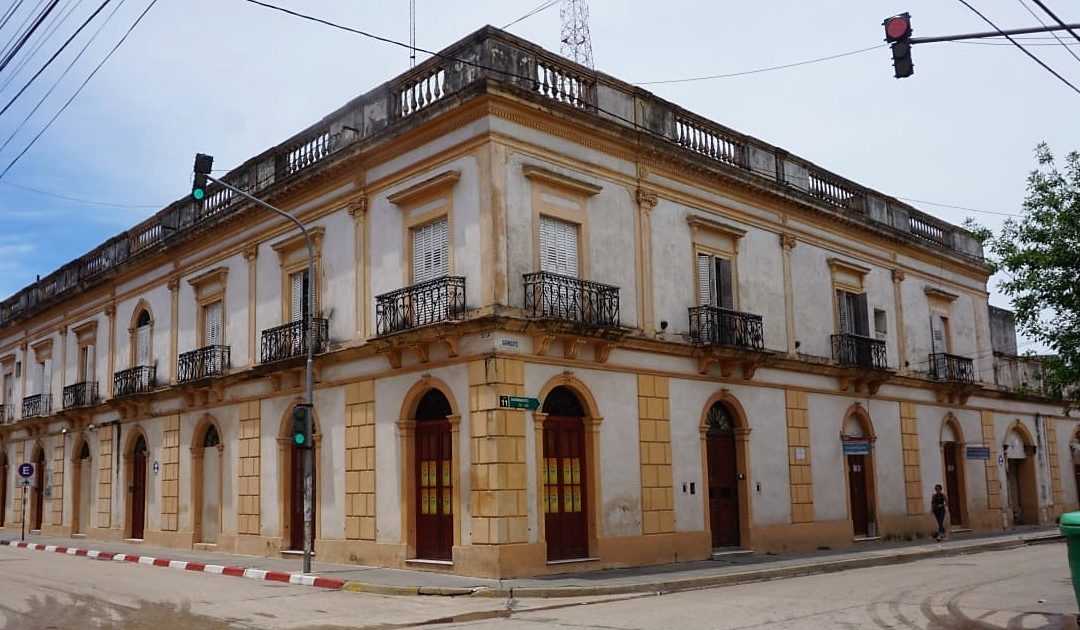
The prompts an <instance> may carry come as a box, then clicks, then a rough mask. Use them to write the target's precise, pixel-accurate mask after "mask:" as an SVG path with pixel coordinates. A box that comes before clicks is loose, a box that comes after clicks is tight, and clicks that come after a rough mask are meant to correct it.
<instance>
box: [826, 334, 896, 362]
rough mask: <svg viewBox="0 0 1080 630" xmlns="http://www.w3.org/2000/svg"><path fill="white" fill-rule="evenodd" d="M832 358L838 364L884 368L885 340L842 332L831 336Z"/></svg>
mask: <svg viewBox="0 0 1080 630" xmlns="http://www.w3.org/2000/svg"><path fill="white" fill-rule="evenodd" d="M832 358H833V361H835V362H836V363H837V364H838V365H842V366H846V367H857V368H865V369H868V370H886V369H888V367H889V366H888V362H887V361H886V357H885V342H884V341H880V340H878V339H874V338H873V337H864V336H863V335H853V334H850V333H842V334H839V335H833V336H832Z"/></svg>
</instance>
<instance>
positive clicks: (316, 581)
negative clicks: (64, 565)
mask: <svg viewBox="0 0 1080 630" xmlns="http://www.w3.org/2000/svg"><path fill="white" fill-rule="evenodd" d="M0 545H5V546H8V547H13V548H15V549H27V550H29V551H52V552H55V553H62V554H65V555H69V556H75V557H78V558H91V559H94V560H112V561H113V562H131V563H135V564H145V565H147V566H153V567H167V568H169V569H180V570H181V571H195V572H198V573H212V574H214V575H227V576H230V577H239V578H246V579H249V580H266V581H270V582H284V583H286V584H296V585H298V586H314V587H316V588H327V589H331V590H337V591H340V590H342V589H343V587H344V586H345V581H344V580H335V579H332V578H324V577H317V576H314V575H305V574H303V573H287V572H285V571H265V570H263V569H250V568H244V567H228V566H224V565H220V564H203V563H201V562H188V561H186V560H169V559H168V558H153V557H151V556H137V555H133V554H128V553H113V552H110V551H95V550H93V549H82V548H78V547H61V546H59V545H42V544H38V543H28V542H24V541H19V540H0Z"/></svg>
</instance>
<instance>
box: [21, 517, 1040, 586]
mask: <svg viewBox="0 0 1080 630" xmlns="http://www.w3.org/2000/svg"><path fill="white" fill-rule="evenodd" d="M16 540H17V538H16ZM1055 540H1060V534H1059V533H1058V530H1057V528H1056V527H1053V528H1043V529H1026V530H1023V531H1014V532H1010V533H1005V534H996V535H977V536H976V535H958V536H956V537H955V538H953V539H950V540H946V541H942V542H936V541H927V540H916V541H886V540H877V541H867V542H860V543H858V544H857V545H856V546H855V547H852V548H848V549H844V550H819V551H816V552H810V553H803V554H784V555H762V554H730V555H722V556H718V558H717V559H716V560H709V561H699V562H688V563H680V564H669V565H659V566H652V567H635V568H631V569H609V570H598V571H588V572H580V573H567V574H560V575H551V576H542V577H534V578H517V579H509V580H494V579H487V578H475V577H467V576H459V575H448V574H443V573H434V572H426V571H416V570H407V569H389V568H379V567H366V566H360V565H347V564H332V563H326V562H318V560H317V559H316V561H315V562H314V563H313V569H314V571H313V573H314V574H315V575H316V576H319V577H321V578H325V580H323V584H322V585H323V586H326V585H328V584H329V583H331V582H332V583H334V584H338V583H339V584H340V585H341V588H342V590H346V591H354V592H362V593H372V594H381V595H449V596H475V597H497V598H506V597H522V598H533V597H544V598H546V597H590V596H602V595H622V594H633V593H669V592H675V591H684V590H691V589H701V588H708V587H713V586H727V585H733V584H743V583H747V582H758V581H763V580H772V579H779V578H789V577H797V576H805V575H813V574H820V573H831V572H835V571H844V570H847V569H855V568H864V567H873V566H880V565H886V564H898V563H905V562H912V561H915V560H920V559H924V558H933V557H939V556H954V555H961V554H970V553H978V552H983V551H992V550H999V549H1012V548H1016V547H1019V546H1023V545H1030V544H1038V543H1041V542H1047V541H1055ZM11 541H12V538H11V537H8V536H4V535H2V534H0V544H8V543H10V542H11ZM27 541H28V542H31V543H38V544H40V545H48V546H50V547H64V548H68V549H72V548H74V549H85V550H93V551H96V552H100V553H104V554H125V555H129V556H135V557H148V558H152V559H155V560H158V561H159V562H153V563H150V562H144V563H145V564H154V565H155V566H161V567H163V568H169V567H170V566H172V567H173V568H184V567H182V566H179V565H180V564H182V563H192V564H202V565H225V566H229V567H237V568H239V569H240V573H241V574H245V575H243V576H244V577H249V576H259V575H260V574H261V573H266V572H271V573H273V574H275V575H277V576H278V577H276V578H270V579H278V580H280V576H281V575H283V574H285V575H287V574H295V575H299V574H300V560H299V559H293V558H267V557H257V556H240V555H234V554H224V553H216V552H207V551H198V550H187V549H166V548H155V547H148V546H146V545H142V544H137V543H126V542H124V543H112V542H104V541H96V540H94V541H90V540H85V539H83V540H77V539H71V538H59V537H46V536H28V537H27ZM23 552H24V553H41V552H40V551H29V550H25V551H23ZM69 553H70V551H69ZM72 555H74V554H72ZM84 555H85V554H84ZM70 561H71V562H85V561H87V560H84V559H79V558H75V557H72V558H71V560H70ZM188 570H190V569H188ZM232 573H233V574H235V573H236V571H233V572H232ZM226 574H229V573H228V572H226ZM263 579H266V578H265V576H263ZM285 581H288V578H286V580H285ZM293 582H294V583H300V582H301V580H299V579H295V580H293ZM310 582H311V583H313V582H314V581H313V580H312V581H310ZM303 583H309V582H308V581H304V582H303Z"/></svg>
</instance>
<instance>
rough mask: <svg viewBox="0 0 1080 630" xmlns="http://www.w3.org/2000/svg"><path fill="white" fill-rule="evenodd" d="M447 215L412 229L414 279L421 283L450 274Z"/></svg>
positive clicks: (414, 281)
mask: <svg viewBox="0 0 1080 630" xmlns="http://www.w3.org/2000/svg"><path fill="white" fill-rule="evenodd" d="M448 227H449V221H448V220H447V219H446V217H443V218H441V219H438V220H436V221H432V222H431V223H426V224H424V225H421V226H419V227H415V228H413V230H412V278H413V279H412V281H413V284H419V283H421V282H426V281H428V280H434V279H435V278H441V277H443V276H446V275H449V274H450V257H449V255H448V254H449V252H448V251H447V250H448V234H447V230H448Z"/></svg>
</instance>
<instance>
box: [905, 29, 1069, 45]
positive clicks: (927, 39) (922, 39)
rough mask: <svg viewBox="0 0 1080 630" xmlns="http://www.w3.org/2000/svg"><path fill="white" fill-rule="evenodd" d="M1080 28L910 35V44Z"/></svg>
mask: <svg viewBox="0 0 1080 630" xmlns="http://www.w3.org/2000/svg"><path fill="white" fill-rule="evenodd" d="M1070 29H1080V24H1063V25H1061V26H1032V27H1028V28H1007V29H1004V30H1002V31H1000V32H999V31H983V32H980V33H961V34H959V35H941V36H939V37H912V38H911V40H910V41H911V43H912V44H933V43H934V42H957V41H961V40H964V39H985V38H987V37H1001V36H1002V35H1026V34H1028V33H1050V32H1053V31H1067V30H1070Z"/></svg>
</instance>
